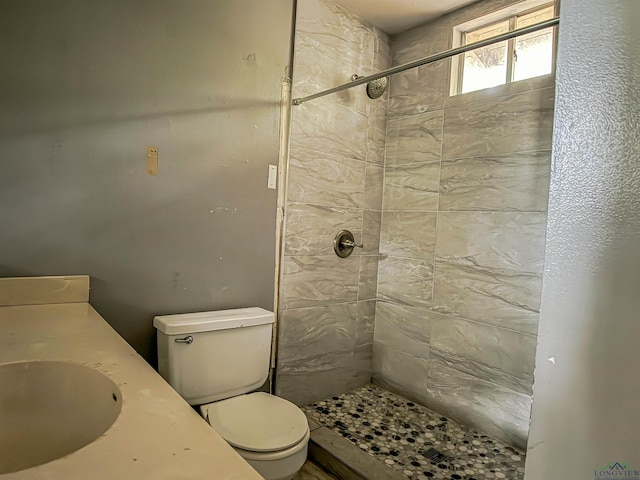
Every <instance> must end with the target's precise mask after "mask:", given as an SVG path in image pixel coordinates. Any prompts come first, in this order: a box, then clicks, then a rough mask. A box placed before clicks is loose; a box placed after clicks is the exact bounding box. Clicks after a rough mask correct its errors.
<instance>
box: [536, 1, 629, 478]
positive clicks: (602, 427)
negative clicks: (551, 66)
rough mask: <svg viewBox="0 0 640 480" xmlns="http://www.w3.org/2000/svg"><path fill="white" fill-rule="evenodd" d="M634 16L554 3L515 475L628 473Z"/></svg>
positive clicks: (609, 8)
mask: <svg viewBox="0 0 640 480" xmlns="http://www.w3.org/2000/svg"><path fill="white" fill-rule="evenodd" d="M639 21H640V2H637V1H636V0H616V1H609V2H601V1H598V0H562V9H561V27H560V45H559V54H558V76H557V97H556V121H555V131H554V142H553V162H552V174H551V189H550V199H549V225H548V233H547V246H546V257H545V271H544V281H543V289H542V307H541V316H540V330H539V333H538V339H539V343H538V349H537V357H536V371H535V383H534V395H533V410H532V419H531V435H530V438H529V450H528V454H527V465H526V475H525V478H527V480H542V479H551V478H553V479H555V478H562V479H576V480H578V479H580V480H584V479H593V478H594V474H595V472H599V471H600V470H603V469H605V466H606V465H607V464H608V463H609V462H625V463H626V464H628V465H629V467H632V468H633V469H635V470H640V450H639V449H638V445H640V413H639V411H638V398H640V361H638V339H639V338H640V321H639V312H640V295H639V292H640V273H639V272H640V168H639V165H640V163H639V162H640V142H639V141H638V132H640V99H639V97H638V95H637V88H638V85H640V31H639V30H638V22H639ZM616 478H622V476H621V475H620V476H619V477H616ZM625 478H626V477H625ZM634 478H637V477H634Z"/></svg>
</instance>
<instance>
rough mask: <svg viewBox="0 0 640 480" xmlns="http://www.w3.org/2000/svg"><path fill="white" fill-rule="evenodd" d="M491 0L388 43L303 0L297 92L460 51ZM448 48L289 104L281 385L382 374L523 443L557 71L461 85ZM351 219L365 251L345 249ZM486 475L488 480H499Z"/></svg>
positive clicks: (403, 391)
mask: <svg viewBox="0 0 640 480" xmlns="http://www.w3.org/2000/svg"><path fill="white" fill-rule="evenodd" d="M510 3H514V2H513V1H509V0H488V1H483V2H477V3H474V4H472V5H471V6H469V7H465V8H462V9H459V10H457V11H454V12H452V13H450V14H448V15H445V16H444V17H441V18H439V19H437V20H435V21H433V22H430V23H429V24H426V25H424V26H422V27H418V28H415V29H412V30H410V31H408V32H405V33H401V34H398V35H395V36H393V37H391V38H389V37H388V36H387V35H386V34H385V33H384V32H382V31H380V30H378V29H376V28H375V27H372V26H370V25H368V24H367V23H366V22H365V21H363V20H362V19H359V18H358V17H356V16H354V15H352V14H350V13H349V12H348V11H346V10H344V9H342V8H341V7H338V6H336V5H334V4H332V3H331V2H329V1H325V0H301V1H300V2H299V5H298V12H297V25H296V37H295V42H296V44H295V58H294V74H293V96H294V97H299V96H304V95H307V94H311V93H316V92H318V91H321V90H323V89H325V88H330V87H333V86H336V85H338V84H342V83H345V82H346V81H348V80H349V79H350V78H351V75H352V74H354V73H357V74H359V75H367V74H369V73H373V72H375V71H379V70H383V69H385V68H387V67H389V66H392V65H398V64H402V63H405V62H407V61H410V60H415V59H416V58H420V57H424V56H426V55H429V54H432V53H436V52H439V51H442V50H446V49H448V48H450V46H451V31H452V27H453V26H454V25H456V24H459V23H462V22H465V21H467V20H470V19H472V18H476V17H478V16H481V15H483V14H486V13H488V12H491V11H494V10H496V9H499V8H502V7H504V6H505V5H508V4H510ZM450 69H451V64H450V61H449V60H447V61H441V62H437V63H434V64H431V65H427V66H423V67H420V68H418V69H414V70H409V71H407V72H404V73H402V74H399V75H396V76H394V77H393V78H391V79H390V88H389V91H388V92H387V94H386V95H385V96H383V97H382V98H380V99H378V100H370V99H368V98H367V96H366V93H365V92H364V88H363V87H360V88H354V89H351V90H347V91H344V92H341V93H338V94H335V95H331V96H327V97H324V98H321V99H318V100H314V101H312V102H309V103H307V104H303V105H302V106H299V107H293V110H292V127H291V152H290V160H289V172H288V184H287V203H286V212H285V240H284V243H285V245H284V257H283V269H282V270H283V275H282V279H281V286H280V318H279V339H278V343H279V346H278V362H277V378H276V393H278V394H279V395H281V396H284V397H285V398H289V399H290V400H292V401H294V402H295V403H297V404H299V405H309V404H312V403H314V402H319V401H324V400H326V399H329V398H331V397H333V396H337V395H343V394H345V393H346V392H350V391H353V390H355V389H356V388H358V387H362V386H363V385H367V384H368V383H369V382H371V381H372V382H373V383H375V384H377V385H379V386H382V387H384V388H386V389H387V390H390V391H392V392H395V393H397V394H400V395H402V396H403V397H405V398H407V399H409V400H410V401H414V402H416V403H417V404H420V405H424V406H426V407H428V408H429V409H431V410H434V411H436V412H438V413H440V414H442V415H444V416H446V417H449V418H451V419H453V420H455V421H457V422H459V423H461V424H464V425H468V426H469V427H470V428H474V429H478V430H480V431H482V432H485V433H486V434H488V435H490V436H492V437H494V438H496V439H498V441H502V442H505V443H506V444H508V445H512V446H514V447H516V448H520V449H522V448H524V446H525V445H526V438H527V434H528V421H529V411H530V407H531V389H532V383H533V361H534V355H535V345H536V332H537V322H538V310H539V296H540V288H541V282H542V264H543V252H544V235H545V229H546V207H547V195H548V182H549V169H550V155H551V152H550V149H551V133H552V124H553V102H554V79H553V78H552V77H551V76H547V77H539V78H536V79H531V80H525V81H522V82H518V83H514V84H510V85H506V86H502V87H496V88H493V89H490V90H485V91H478V92H473V93H468V94H464V95H460V96H453V97H450V96H449V77H450ZM343 228H347V229H350V230H351V231H352V232H354V234H355V236H356V240H357V241H361V242H362V243H363V244H364V248H363V249H362V250H361V251H357V252H356V253H355V254H354V255H352V256H351V257H349V258H347V259H340V258H338V257H337V256H336V255H335V254H333V251H332V241H333V236H334V235H335V233H337V232H338V231H339V230H341V229H343ZM487 478H490V477H487Z"/></svg>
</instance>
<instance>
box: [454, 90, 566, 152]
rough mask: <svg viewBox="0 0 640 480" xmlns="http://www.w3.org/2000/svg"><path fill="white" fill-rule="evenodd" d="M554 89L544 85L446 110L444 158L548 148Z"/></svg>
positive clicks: (549, 145) (551, 125)
mask: <svg viewBox="0 0 640 480" xmlns="http://www.w3.org/2000/svg"><path fill="white" fill-rule="evenodd" d="M554 94H555V89H554V88H543V89H541V90H533V91H529V92H524V93H518V94H515V95H510V96H506V97H501V98H495V99H491V100H487V101H482V102H476V103H472V104H465V105H460V106H455V107H450V108H447V109H446V110H445V115H444V131H443V149H442V157H443V158H468V157H476V156H482V155H492V154H498V153H509V152H531V151H539V150H545V149H549V148H550V147H551V134H552V129H553V105H554Z"/></svg>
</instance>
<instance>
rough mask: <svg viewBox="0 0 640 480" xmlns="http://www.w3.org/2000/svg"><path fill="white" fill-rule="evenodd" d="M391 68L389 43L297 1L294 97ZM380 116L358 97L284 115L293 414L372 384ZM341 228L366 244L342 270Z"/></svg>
mask: <svg viewBox="0 0 640 480" xmlns="http://www.w3.org/2000/svg"><path fill="white" fill-rule="evenodd" d="M388 65H389V45H388V38H387V36H386V34H385V33H383V32H381V31H380V30H378V29H376V28H373V27H371V26H370V25H368V24H366V22H363V21H362V20H361V19H359V18H358V17H356V16H355V15H353V14H351V13H349V12H348V11H346V10H344V9H343V8H341V7H338V6H336V5H335V4H333V3H332V2H330V1H327V0H302V1H300V2H298V9H297V20H296V42H295V58H294V71H293V97H294V98H295V97H299V96H305V95H310V94H312V93H316V92H319V91H321V90H324V89H326V88H330V87H334V86H336V85H340V84H342V83H344V82H346V81H349V80H350V78H351V75H352V74H354V73H357V74H359V75H367V74H370V73H372V72H374V71H379V70H382V69H385V68H387V67H388ZM385 115H386V98H380V99H378V100H376V101H372V100H370V99H369V98H368V97H367V95H366V91H365V87H360V88H357V89H352V90H349V91H345V92H341V93H340V94H337V95H330V96H327V97H324V98H321V99H317V100H314V101H313V102H309V103H305V104H303V105H301V106H294V107H292V125H291V152H290V156H289V157H290V158H289V172H288V185H287V203H286V211H285V242H284V258H283V275H282V283H281V287H280V318H279V325H280V329H279V344H278V376H277V382H276V392H277V393H278V394H279V395H282V396H284V397H285V398H288V399H290V400H292V401H294V402H296V403H298V404H301V405H306V404H308V403H311V402H314V401H317V400H322V399H324V398H327V397H329V396H331V395H335V394H338V393H344V392H346V391H348V390H351V389H353V388H355V387H358V386H360V385H363V384H366V383H369V381H370V380H371V351H372V347H371V345H372V341H373V318H374V314H375V296H376V275H377V270H378V242H379V232H380V207H381V203H382V188H381V187H382V173H383V171H382V170H383V167H382V163H383V160H384V132H385V130H384V129H385V123H386V116H385ZM342 229H349V230H351V231H352V232H353V234H354V235H355V237H356V240H357V241H358V242H360V241H362V243H364V248H363V249H362V250H360V249H356V252H355V253H354V254H353V255H352V256H351V257H349V258H346V259H341V258H339V257H337V256H336V255H335V253H334V252H333V238H334V236H335V234H336V233H338V231H340V230H342Z"/></svg>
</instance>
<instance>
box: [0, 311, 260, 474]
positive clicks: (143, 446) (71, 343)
mask: <svg viewBox="0 0 640 480" xmlns="http://www.w3.org/2000/svg"><path fill="white" fill-rule="evenodd" d="M33 360H53V361H65V362H72V363H76V364H80V365H84V366H88V367H91V368H94V369H96V370H98V371H100V372H102V373H103V374H105V375H106V376H108V377H109V378H111V380H113V382H114V383H116V384H117V385H118V387H119V388H120V390H121V393H122V411H121V413H120V416H119V417H118V418H117V420H116V421H115V423H114V424H113V425H112V426H111V428H110V429H109V430H107V431H106V432H105V433H104V434H103V435H102V436H101V437H99V438H98V439H97V440H96V441H94V442H93V443H90V444H89V445H87V446H85V447H83V448H81V449H80V450H77V451H76V452H74V453H71V454H69V455H67V456H66V457H63V458H61V459H58V460H54V461H52V462H49V463H46V464H43V465H40V466H37V467H33V468H29V469H26V470H22V471H19V472H15V473H8V474H4V475H0V480H9V479H11V480H26V479H29V480H31V479H47V480H53V479H60V480H74V479H82V480H86V479H89V478H90V479H92V480H100V479H104V480H107V479H108V480H124V479H132V480H134V479H135V480H142V479H153V480H163V479H185V480H186V479H249V480H252V479H253V480H261V479H262V477H261V476H260V475H259V474H258V473H257V472H255V470H253V469H252V468H251V467H250V466H249V464H247V463H246V462H245V461H244V460H243V459H242V458H241V457H240V456H239V455H238V454H237V453H236V452H235V451H234V450H233V449H232V448H231V447H230V446H229V445H228V444H227V443H226V442H225V441H224V440H223V439H222V438H221V437H220V436H219V435H218V434H217V433H216V432H215V431H214V430H213V429H212V428H211V427H210V426H209V425H208V424H207V423H206V422H205V421H204V420H203V419H202V418H201V417H200V416H199V415H198V414H197V413H196V412H195V411H194V410H193V408H191V407H190V406H189V405H188V404H187V403H186V402H185V401H184V400H183V399H182V398H181V397H180V396H179V395H178V394H177V393H176V392H175V391H174V390H173V389H172V388H171V387H170V386H169V385H168V384H167V383H166V382H165V381H164V380H163V379H162V378H161V377H160V376H159V375H158V374H157V373H156V372H155V370H153V369H152V368H151V367H150V366H149V365H148V364H147V363H146V362H145V361H144V360H143V359H142V358H141V357H140V356H139V355H138V354H137V353H136V352H135V350H133V349H132V348H131V347H130V346H129V345H128V344H127V343H126V342H125V341H124V340H123V339H122V338H121V337H120V336H119V335H118V334H117V333H116V332H115V331H114V330H113V329H112V328H111V327H110V326H109V325H108V324H107V323H106V321H105V320H104V319H103V318H102V317H101V316H100V315H99V314H98V313H97V312H96V311H95V310H94V309H93V308H92V307H91V305H89V304H88V303H60V304H45V305H27V306H4V307H0V364H3V363H11V362H19V361H33Z"/></svg>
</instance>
